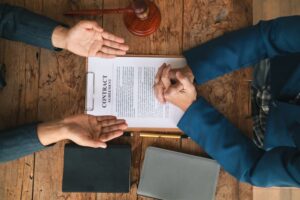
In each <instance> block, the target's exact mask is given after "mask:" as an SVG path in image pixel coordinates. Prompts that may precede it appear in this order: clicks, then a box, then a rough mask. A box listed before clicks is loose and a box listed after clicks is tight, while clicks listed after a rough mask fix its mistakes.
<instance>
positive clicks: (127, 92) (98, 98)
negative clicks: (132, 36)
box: [86, 57, 186, 128]
mask: <svg viewBox="0 0 300 200" xmlns="http://www.w3.org/2000/svg"><path fill="white" fill-rule="evenodd" d="M163 63H167V64H171V65H172V67H174V68H178V67H184V66H185V65H186V61H185V59H184V58H163V57H117V58H114V59H101V58H94V57H91V58H88V72H87V92H86V112H87V113H88V114H91V115H115V116H117V117H118V118H122V119H125V120H126V121H127V123H128V127H129V128H177V123H178V121H179V120H180V118H181V117H182V115H183V112H182V111H181V110H180V109H179V108H177V107H176V106H174V105H172V104H169V103H167V104H161V103H159V102H158V101H157V100H156V98H155V95H154V91H153V84H154V79H155V75H156V72H157V70H158V68H159V67H160V66H161V65H162V64H163Z"/></svg>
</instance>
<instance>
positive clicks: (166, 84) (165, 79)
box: [161, 65, 171, 89]
mask: <svg viewBox="0 0 300 200" xmlns="http://www.w3.org/2000/svg"><path fill="white" fill-rule="evenodd" d="M170 70H171V65H168V66H167V67H165V68H164V70H163V72H162V76H161V81H162V83H163V84H164V87H165V89H168V88H169V87H170V85H171V80H170V76H169V72H170Z"/></svg>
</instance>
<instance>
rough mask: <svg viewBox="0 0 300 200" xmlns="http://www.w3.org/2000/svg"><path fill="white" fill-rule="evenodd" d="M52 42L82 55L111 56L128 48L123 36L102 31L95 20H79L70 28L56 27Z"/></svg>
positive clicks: (56, 45) (123, 52)
mask: <svg viewBox="0 0 300 200" xmlns="http://www.w3.org/2000/svg"><path fill="white" fill-rule="evenodd" d="M52 44H53V46H54V47H57V48H62V49H66V50H68V51H70V52H72V53H74V54H77V55H79V56H84V57H88V56H92V57H95V56H96V57H102V58H113V57H115V56H118V55H125V54H126V51H127V50H128V49H129V47H128V45H125V44H124V39H123V38H120V37H117V36H115V35H113V34H111V33H109V32H106V31H104V30H103V29H102V28H101V27H100V26H99V25H98V23H97V22H95V21H80V22H79V23H77V24H76V25H75V26H73V27H72V28H70V29H67V28H65V27H62V26H58V27H56V28H55V29H54V31H53V34H52Z"/></svg>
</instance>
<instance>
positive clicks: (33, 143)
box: [0, 123, 45, 162]
mask: <svg viewBox="0 0 300 200" xmlns="http://www.w3.org/2000/svg"><path fill="white" fill-rule="evenodd" d="M36 129H37V124H35V123H34V124H27V125H23V126H19V127H17V128H13V129H8V130H3V131H0V162H6V161H10V160H15V159H17V158H20V157H23V156H26V155H29V154H32V153H34V152H36V151H39V150H42V149H44V148H45V146H43V145H42V144H41V143H40V141H39V139H38V136H37V130H36Z"/></svg>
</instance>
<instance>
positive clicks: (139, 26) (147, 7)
mask: <svg viewBox="0 0 300 200" xmlns="http://www.w3.org/2000/svg"><path fill="white" fill-rule="evenodd" d="M103 14H123V19H124V24H125V26H126V27H127V29H128V30H129V31H130V32H131V33H132V34H134V35H136V36H148V35H150V34H152V33H154V32H155V31H156V30H157V29H158V27H159V25H160V22H161V14H160V11H159V8H158V7H157V6H156V4H155V3H154V2H153V1H150V0H132V3H131V4H130V5H129V6H128V7H127V8H116V9H88V10H78V11H69V12H66V13H65V15H67V16H97V15H103Z"/></svg>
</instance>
